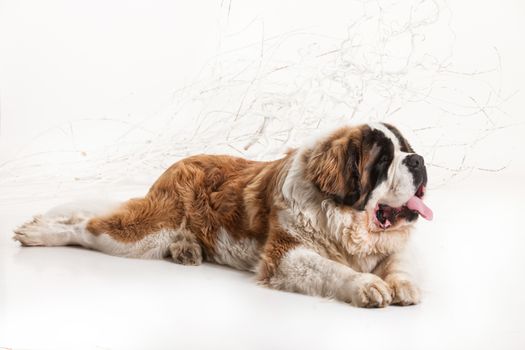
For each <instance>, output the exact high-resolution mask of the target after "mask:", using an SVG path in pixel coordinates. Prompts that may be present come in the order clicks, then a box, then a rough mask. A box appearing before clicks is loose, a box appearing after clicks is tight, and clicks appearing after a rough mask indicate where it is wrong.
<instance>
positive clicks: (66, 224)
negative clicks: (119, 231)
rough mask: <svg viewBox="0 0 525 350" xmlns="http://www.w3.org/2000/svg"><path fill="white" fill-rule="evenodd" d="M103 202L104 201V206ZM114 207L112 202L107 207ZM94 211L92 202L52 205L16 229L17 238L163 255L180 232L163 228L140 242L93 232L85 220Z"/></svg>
mask: <svg viewBox="0 0 525 350" xmlns="http://www.w3.org/2000/svg"><path fill="white" fill-rule="evenodd" d="M106 204H107V203H106ZM104 206H105V205H104V203H101V207H104ZM113 207H114V205H109V206H106V209H110V208H113ZM96 211H97V212H98V213H103V211H101V210H96ZM93 215H94V213H93V210H91V209H90V208H89V206H84V207H82V203H78V202H77V203H74V204H67V205H63V206H60V207H57V208H53V209H51V210H50V211H49V212H48V213H46V214H44V215H41V216H36V217H35V218H34V219H33V220H32V221H30V222H28V223H26V224H24V225H22V226H21V227H19V228H18V229H16V230H15V236H14V239H15V240H18V241H20V242H21V243H22V244H24V245H29V246H62V245H80V246H82V247H85V248H89V249H95V250H99V251H101V252H104V253H106V254H110V255H116V256H122V257H128V258H143V259H160V258H163V257H165V256H166V255H167V254H168V249H169V245H170V243H171V242H173V239H174V237H175V236H177V235H178V234H179V232H178V230H169V229H163V230H159V231H158V232H155V233H152V234H149V235H147V236H145V237H144V238H143V239H141V240H139V241H137V242H132V243H125V242H120V241H118V240H115V239H114V238H112V237H111V236H110V235H108V234H105V233H102V234H99V235H94V234H92V233H91V232H89V231H88V230H87V229H86V224H87V222H88V220H89V219H90V218H91V217H92V216H93Z"/></svg>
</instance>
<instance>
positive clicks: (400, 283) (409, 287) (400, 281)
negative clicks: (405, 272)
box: [386, 275, 421, 306]
mask: <svg viewBox="0 0 525 350" xmlns="http://www.w3.org/2000/svg"><path fill="white" fill-rule="evenodd" d="M386 281H387V282H388V284H389V286H390V288H391V289H392V299H393V301H392V304H394V305H401V306H407V305H415V304H419V302H420V300H421V299H420V292H419V288H418V287H417V286H416V285H415V284H414V283H413V282H412V281H410V280H409V279H408V278H407V277H404V276H396V275H393V276H388V277H387V278H386Z"/></svg>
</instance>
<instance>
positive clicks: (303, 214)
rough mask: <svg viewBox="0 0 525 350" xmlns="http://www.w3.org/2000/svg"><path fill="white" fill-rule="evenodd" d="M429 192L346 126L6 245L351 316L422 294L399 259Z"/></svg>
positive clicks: (25, 230) (28, 228)
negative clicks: (205, 265)
mask: <svg viewBox="0 0 525 350" xmlns="http://www.w3.org/2000/svg"><path fill="white" fill-rule="evenodd" d="M426 185H427V172H426V167H425V163H424V159H423V157H421V156H420V155H418V154H416V153H415V152H414V150H413V149H412V147H411V146H410V144H409V143H408V141H407V140H406V139H405V138H404V137H403V136H402V134H401V133H400V131H399V130H398V129H397V128H395V127H394V126H392V125H389V124H384V123H378V124H363V125H357V126H345V127H341V128H339V129H337V130H335V131H333V132H331V133H329V134H326V135H324V136H323V137H321V138H319V139H317V140H315V142H313V143H310V144H308V145H305V146H303V147H300V148H298V149H293V150H290V151H289V152H288V153H287V154H286V155H285V156H284V157H283V158H281V159H278V160H275V161H269V162H261V161H252V160H247V159H243V158H238V157H233V156H226V155H196V156H191V157H188V158H185V159H182V160H180V161H178V162H177V163H175V164H173V165H172V166H171V167H170V168H168V169H167V170H166V171H165V172H164V173H163V174H162V175H161V176H160V178H159V179H158V180H157V181H156V182H155V183H154V184H153V186H152V187H151V188H150V190H149V192H148V193H147V194H146V196H145V197H144V198H136V199H131V200H129V201H127V202H125V203H123V204H120V205H119V206H117V207H115V208H114V209H111V210H109V211H108V212H106V213H102V214H94V213H93V212H90V211H88V210H76V211H72V212H71V213H69V214H56V213H55V214H46V215H42V216H36V217H34V218H33V220H32V221H30V222H27V223H25V224H24V225H22V226H20V227H19V228H18V229H16V230H15V235H14V239H15V240H17V241H19V242H21V244H22V245H23V246H62V245H80V246H82V247H85V248H89V249H94V250H98V251H101V252H104V253H107V254H112V255H116V256H122V257H131V258H150V259H163V258H167V257H171V258H172V259H173V261H174V262H176V263H178V264H183V265H199V264H201V263H202V262H203V261H209V262H214V263H218V264H223V265H228V266H231V267H234V268H236V269H240V270H248V271H252V272H255V273H256V278H257V281H258V282H260V283H261V284H262V285H265V286H267V287H270V288H274V289H278V290H283V291H290V292H298V293H303V294H308V295H316V296H322V297H327V298H334V299H337V300H340V301H343V302H346V303H351V304H353V305H355V306H359V307H385V306H387V305H390V304H394V305H412V304H417V303H418V302H419V301H420V292H419V289H418V287H417V286H416V285H415V283H414V282H413V280H412V279H411V277H410V275H409V274H408V273H407V272H406V271H405V269H403V267H402V264H401V258H400V252H401V251H402V249H403V247H404V246H405V245H406V243H407V240H408V238H409V235H410V232H411V230H412V229H413V227H414V223H415V222H416V220H417V219H418V217H419V216H423V217H424V218H426V219H428V220H431V219H432V216H433V214H432V210H431V209H430V208H429V207H428V206H426V205H425V203H424V202H423V197H424V196H425V187H426Z"/></svg>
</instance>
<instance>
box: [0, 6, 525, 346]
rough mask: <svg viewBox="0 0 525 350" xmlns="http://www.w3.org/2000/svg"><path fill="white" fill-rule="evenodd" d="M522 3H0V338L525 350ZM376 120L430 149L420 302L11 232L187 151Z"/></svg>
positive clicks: (9, 342) (271, 149)
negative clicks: (279, 288) (285, 287)
mask: <svg viewBox="0 0 525 350" xmlns="http://www.w3.org/2000/svg"><path fill="white" fill-rule="evenodd" d="M524 16H525V3H524V2H523V1H521V0H500V1H497V2H496V1H492V2H490V1H479V0H462V1H449V2H445V1H440V0H439V1H438V0H436V1H428V0H402V1H401V0H400V1H383V0H380V1H366V0H363V1H331V0H326V1H317V2H314V1H288V0H287V1H284V0H280V1H277V0H266V1H253V0H243V1H236V0H216V1H212V0H202V1H191V0H178V1H168V0H148V1H146V0H128V1H124V0H122V1H110V0H91V1H72V0H62V1H60V0H48V1H37V0H0V232H1V235H0V347H2V346H8V347H10V348H12V347H14V348H23V349H28V348H31V349H43V348H45V349H55V348H64V349H72V348H75V349H79V348H86V349H93V348H95V349H100V348H104V349H109V348H112V349H113V348H114V349H143V348H144V347H148V348H166V347H167V344H178V345H180V348H186V349H189V348H204V347H208V348H214V349H223V348H224V349H231V348H235V347H240V348H260V349H265V348H266V349H267V348H283V349H286V348H287V349H289V348H296V347H301V348H305V349H306V348H348V347H355V348H373V349H380V348H392V349H421V348H426V349H443V348H447V349H452V348H456V349H465V348H472V349H481V348H486V349H494V348H501V349H522V348H523V346H524V344H525V329H524V328H523V327H524V326H523V312H524V310H525V303H524V301H523V294H524V293H525V278H524V277H523V271H522V268H523V266H524V264H525V257H524V256H523V254H522V248H523V245H524V244H525V240H524V238H523V232H522V231H523V228H522V225H521V222H520V221H521V220H520V218H521V216H522V215H523V210H524V208H523V200H522V198H523V184H522V179H523V177H524V176H525V157H523V151H524V149H525V138H524V137H523V135H524V132H525V127H524V123H523V117H522V111H523V109H524V107H525V105H524V103H523V100H524V97H525V96H524V92H523V82H525V68H524V64H523V62H525V48H524V45H523V43H524V41H523V33H525V24H524V22H523V18H525V17H524ZM370 120H372V121H377V120H384V121H389V122H391V123H394V124H396V125H398V126H400V127H401V129H402V130H403V131H404V132H405V133H406V134H407V136H408V138H409V139H410V140H411V141H412V143H413V144H414V145H415V146H416V149H417V150H418V151H419V152H420V153H422V154H424V155H425V158H426V163H427V164H428V169H429V173H430V185H431V187H432V189H433V190H434V191H429V196H428V197H429V198H428V202H429V203H430V205H431V206H432V207H433V209H434V212H435V214H436V219H435V221H434V222H432V223H426V222H422V223H420V226H419V227H421V230H419V229H418V232H416V235H415V236H414V237H415V242H414V245H415V246H416V248H418V249H417V250H419V256H418V260H417V264H416V267H417V268H419V270H420V271H419V274H420V275H421V276H420V279H421V286H422V289H423V303H422V304H421V305H420V306H417V307H412V308H393V307H392V308H387V309H385V310H356V309H354V308H351V307H349V306H347V305H343V304H340V303H331V302H328V301H325V300H320V299H318V298H307V297H301V296H298V295H289V294H286V293H277V292H272V291H269V290H265V289H263V288H260V287H257V286H255V285H254V284H253V283H252V281H250V279H249V277H248V276H246V275H244V274H242V273H240V272H236V271H233V270H229V269H222V268H220V267H217V266H213V265H208V264H205V265H203V266H200V267H198V268H196V269H195V270H192V269H190V270H188V269H184V267H180V266H177V265H175V264H168V263H166V262H162V261H157V262H149V261H135V260H133V261H130V260H124V259H118V258H114V257H109V256H104V255H101V254H96V253H94V252H89V251H84V250H79V249H74V248H65V247H60V248H41V249H39V248H35V249H20V248H19V247H18V245H16V244H15V243H14V242H12V241H10V239H9V237H10V235H11V230H12V229H13V227H14V226H16V225H18V224H20V223H21V222H22V221H23V220H26V219H27V218H28V217H29V216H30V215H32V214H34V213H36V212H41V211H44V210H46V209H47V208H48V207H49V206H51V205H54V204H58V203H61V202H63V201H65V200H69V199H71V198H72V197H78V196H82V197H84V196H90V197H92V196H106V197H109V198H116V199H124V198H127V197H128V196H129V195H135V196H136V195H141V194H143V193H144V192H145V191H146V190H147V188H148V186H149V185H150V184H151V182H152V181H153V180H154V179H155V178H156V177H157V176H158V175H159V174H160V173H161V172H162V171H163V169H165V167H167V166H168V165H169V164H171V163H173V162H174V161H176V160H177V159H179V158H181V157H184V156H186V155H189V154H192V153H203V152H207V153H229V154H234V155H240V156H245V157H249V158H253V159H272V158H275V157H278V156H280V155H281V154H282V153H283V152H284V151H285V150H286V149H287V148H288V147H294V146H297V145H299V144H300V143H301V142H302V141H303V140H304V139H306V138H310V137H311V135H312V134H314V133H317V132H321V131H324V130H327V129H329V128H330V127H333V126H334V125H338V124H344V123H359V122H363V121H370ZM143 281H144V282H143ZM210 283H211V284H210ZM181 285H182V286H183V287H184V288H180V286H181ZM44 301H45V302H44ZM130 305H132V307H131V308H130ZM101 310H102V311H101ZM195 310H206V313H205V314H204V315H203V314H201V313H200V312H199V314H198V315H195ZM101 312H102V313H103V316H101ZM137 319H139V321H137ZM246 325H250V326H253V327H246ZM203 329H205V330H206V334H202V332H201V331H202V330H203ZM239 329H243V331H242V332H239V331H238V330H239ZM277 345H279V346H277Z"/></svg>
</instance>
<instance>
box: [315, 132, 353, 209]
mask: <svg viewBox="0 0 525 350" xmlns="http://www.w3.org/2000/svg"><path fill="white" fill-rule="evenodd" d="M359 150H360V148H359V146H358V145H357V144H356V142H355V141H354V140H352V139H351V140H348V137H343V138H339V139H335V140H327V141H325V142H323V143H321V144H320V145H318V146H317V147H315V148H314V149H313V150H312V151H311V153H310V155H309V157H308V159H307V162H306V178H307V179H308V180H310V181H311V182H312V183H314V184H315V185H316V186H317V188H318V189H319V190H320V191H321V192H324V193H327V194H330V195H332V196H333V198H334V200H335V201H336V202H338V203H343V204H346V205H352V204H354V203H355V202H356V201H357V200H358V199H359V197H360V196H361V190H360V181H359V178H360V175H359V167H358V164H359V159H360V151H359Z"/></svg>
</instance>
